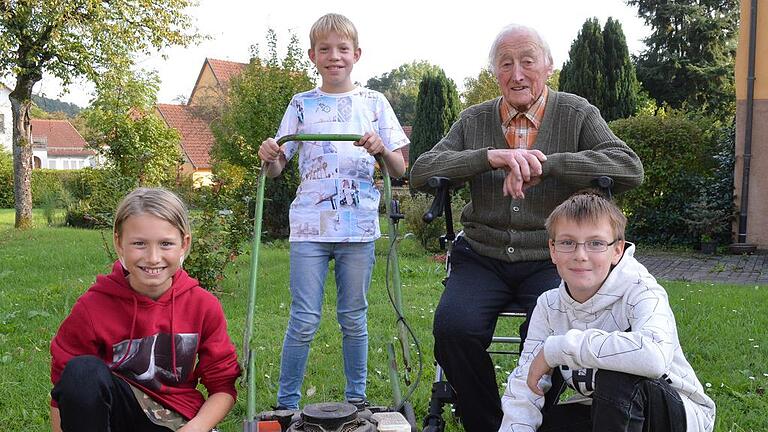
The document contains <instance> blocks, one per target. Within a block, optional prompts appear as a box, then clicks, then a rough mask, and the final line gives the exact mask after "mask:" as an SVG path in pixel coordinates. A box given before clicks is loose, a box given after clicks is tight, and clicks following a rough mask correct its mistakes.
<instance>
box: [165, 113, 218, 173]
mask: <svg viewBox="0 0 768 432" xmlns="http://www.w3.org/2000/svg"><path fill="white" fill-rule="evenodd" d="M194 110H195V108H194V107H190V106H187V105H171V104H157V111H158V112H159V113H160V116H161V117H162V118H163V120H165V122H166V123H167V124H168V126H170V127H172V128H174V129H176V130H177V131H179V134H180V135H181V151H182V153H183V154H184V155H185V156H186V157H187V159H189V161H190V163H192V166H193V167H194V168H195V169H207V168H210V167H211V156H210V154H209V153H210V151H211V148H212V147H213V143H214V138H213V134H212V133H211V128H210V127H209V126H208V122H206V121H205V120H204V119H202V118H201V117H200V116H198V115H196V114H195V112H194Z"/></svg>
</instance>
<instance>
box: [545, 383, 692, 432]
mask: <svg viewBox="0 0 768 432" xmlns="http://www.w3.org/2000/svg"><path fill="white" fill-rule="evenodd" d="M562 383H563V381H562V377H561V376H560V373H559V372H557V371H555V373H554V374H553V377H552V389H551V390H550V391H549V392H548V393H547V406H545V408H544V410H543V415H544V418H543V422H542V424H541V426H540V427H539V429H538V432H592V431H595V432H597V431H600V432H604V431H626V432H661V431H663V432H685V430H686V421H685V406H684V405H683V401H682V400H681V399H680V395H679V394H678V393H677V391H675V389H673V388H672V387H670V385H669V384H668V383H667V382H666V381H665V380H664V379H650V378H645V377H640V376H637V375H631V374H626V373H622V372H616V371H609V370H600V371H597V373H596V374H595V391H594V392H593V393H592V407H590V406H589V405H582V404H577V403H574V404H565V405H553V404H552V402H553V401H554V400H556V398H557V396H558V395H559V393H560V391H561V389H562V385H561V384H562Z"/></svg>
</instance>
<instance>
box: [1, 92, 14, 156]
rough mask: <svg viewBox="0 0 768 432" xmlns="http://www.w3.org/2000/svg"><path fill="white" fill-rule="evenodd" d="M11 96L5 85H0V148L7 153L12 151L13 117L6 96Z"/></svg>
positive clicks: (9, 101)
mask: <svg viewBox="0 0 768 432" xmlns="http://www.w3.org/2000/svg"><path fill="white" fill-rule="evenodd" d="M10 94H11V89H9V88H8V87H7V86H6V85H5V84H3V83H0V148H3V149H5V150H6V151H8V153H11V151H12V150H13V147H12V146H13V128H12V121H13V115H12V113H11V100H10V99H9V98H8V96H9V95H10Z"/></svg>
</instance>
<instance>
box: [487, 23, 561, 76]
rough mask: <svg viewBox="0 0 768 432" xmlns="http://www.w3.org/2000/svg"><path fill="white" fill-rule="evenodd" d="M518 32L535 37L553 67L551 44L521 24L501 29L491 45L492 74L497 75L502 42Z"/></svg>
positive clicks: (489, 61) (490, 61) (489, 55)
mask: <svg viewBox="0 0 768 432" xmlns="http://www.w3.org/2000/svg"><path fill="white" fill-rule="evenodd" d="M516 32H525V33H529V34H530V35H531V36H533V38H534V40H535V41H536V45H538V47H539V48H540V49H541V52H542V53H543V54H544V58H545V59H546V61H547V64H548V65H549V66H552V65H553V63H554V61H553V60H552V51H550V49H549V44H548V43H547V41H545V40H544V39H543V38H542V37H541V35H540V34H539V32H537V31H536V30H535V29H533V28H531V27H528V26H524V25H521V24H509V25H507V26H505V27H504V28H503V29H501V31H500V32H499V34H498V35H496V39H494V41H493V45H491V51H490V52H489V53H488V66H489V69H490V71H491V73H493V74H495V73H496V56H497V54H498V50H499V45H500V44H501V41H502V40H503V39H504V38H505V37H506V36H507V35H509V34H510V33H516Z"/></svg>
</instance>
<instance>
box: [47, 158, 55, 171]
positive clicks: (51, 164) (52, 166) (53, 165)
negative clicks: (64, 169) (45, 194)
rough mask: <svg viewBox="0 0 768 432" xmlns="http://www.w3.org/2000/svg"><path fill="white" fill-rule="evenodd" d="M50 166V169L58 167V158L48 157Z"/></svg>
mask: <svg viewBox="0 0 768 432" xmlns="http://www.w3.org/2000/svg"><path fill="white" fill-rule="evenodd" d="M48 168H49V169H56V160H55V159H48Z"/></svg>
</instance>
